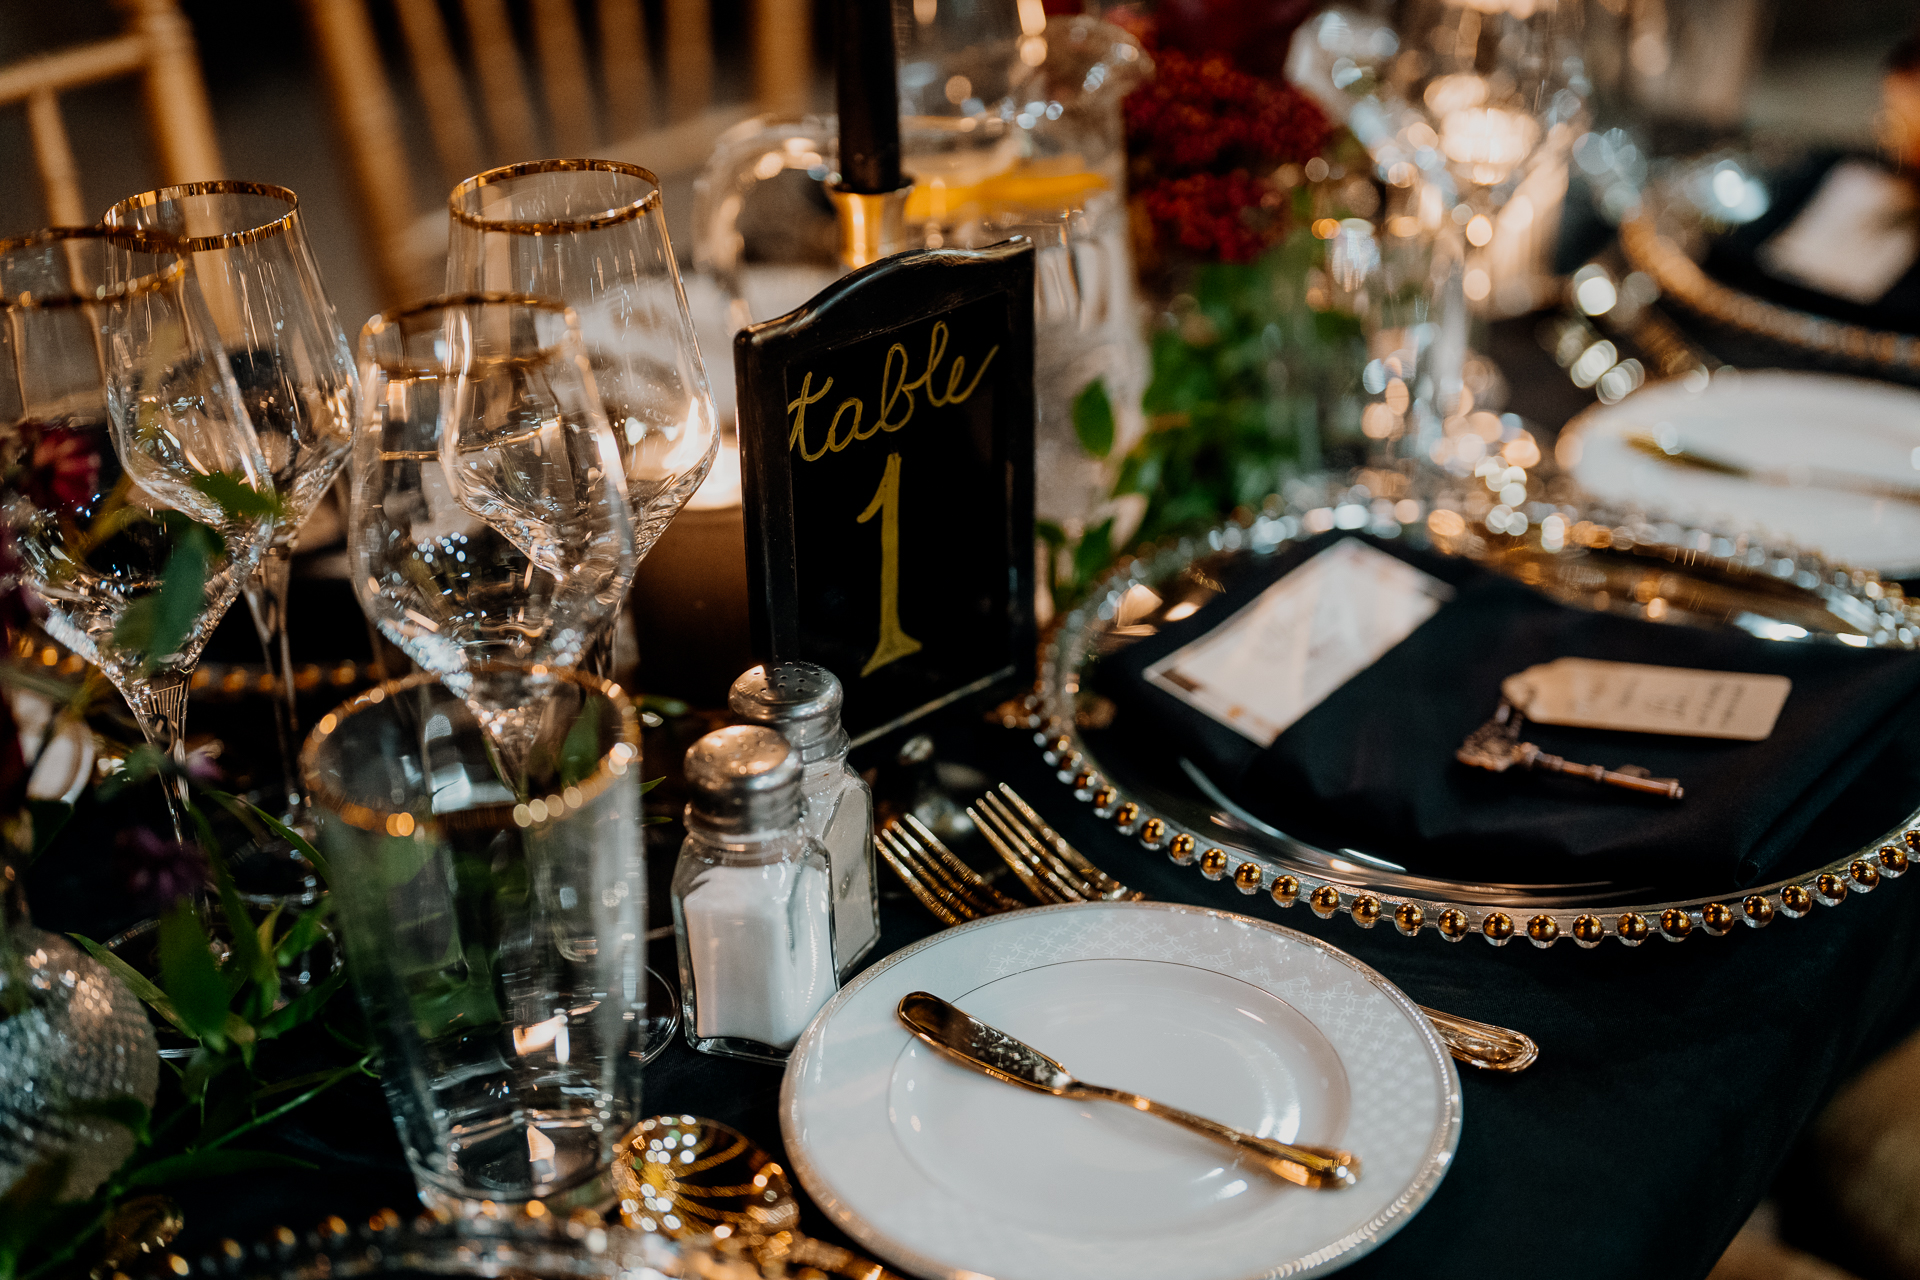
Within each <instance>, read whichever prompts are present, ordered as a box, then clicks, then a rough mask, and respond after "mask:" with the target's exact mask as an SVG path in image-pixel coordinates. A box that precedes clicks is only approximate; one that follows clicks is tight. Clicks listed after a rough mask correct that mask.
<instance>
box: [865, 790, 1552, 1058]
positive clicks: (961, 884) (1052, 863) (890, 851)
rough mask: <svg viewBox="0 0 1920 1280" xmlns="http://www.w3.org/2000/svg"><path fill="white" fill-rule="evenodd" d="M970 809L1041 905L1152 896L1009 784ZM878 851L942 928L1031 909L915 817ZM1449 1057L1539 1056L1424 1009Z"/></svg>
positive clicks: (1470, 1022)
mask: <svg viewBox="0 0 1920 1280" xmlns="http://www.w3.org/2000/svg"><path fill="white" fill-rule="evenodd" d="M997 790H998V794H995V792H992V791H989V792H988V793H987V794H986V795H984V796H982V797H981V798H980V802H979V803H978V804H976V805H969V806H968V807H967V816H968V817H969V818H971V819H972V820H973V824H974V826H976V827H978V828H979V830H980V834H981V835H982V836H984V837H985V838H986V841H987V843H988V844H989V845H990V846H991V847H992V848H993V851H994V852H995V853H997V854H999V855H1000V858H1001V860H1002V861H1003V862H1005V863H1006V864H1007V867H1008V868H1009V869H1010V870H1011V871H1012V872H1013V873H1014V875H1015V876H1017V877H1018V878H1019V880H1020V883H1021V884H1023V885H1025V886H1026V888H1027V892H1029V893H1031V894H1032V895H1033V896H1034V897H1035V898H1036V899H1037V900H1038V901H1039V902H1040V903H1041V904H1042V905H1048V904H1052V903H1060V902H1091V901H1104V902H1139V901H1143V900H1145V898H1146V896H1147V895H1146V894H1144V893H1141V892H1139V891H1137V890H1133V889H1129V888H1127V886H1125V885H1123V884H1121V883H1120V882H1119V881H1118V880H1115V879H1114V878H1113V877H1112V876H1109V875H1107V874H1106V873H1105V872H1103V871H1101V870H1100V869H1099V868H1098V867H1096V866H1094V865H1093V863H1092V862H1090V861H1089V860H1088V859H1087V857H1086V855H1084V854H1082V853H1081V852H1080V851H1079V850H1077V849H1075V848H1074V847H1073V846H1072V845H1070V844H1068V843H1067V841H1066V839H1065V838H1064V837H1062V836H1061V835H1060V833H1059V832H1057V831H1055V830H1054V829H1053V828H1052V827H1050V826H1048V825H1047V823H1046V822H1045V821H1044V820H1043V819H1042V818H1041V817H1040V815H1039V814H1037V813H1035V812H1034V810H1033V808H1032V806H1030V805H1028V804H1027V802H1026V801H1025V800H1022V799H1021V798H1020V796H1019V794H1018V793H1017V792H1015V791H1014V789H1013V788H1012V787H1010V786H1008V785H1007V784H1006V783H1004V782H1003V783H1001V784H1000V786H999V787H998V789H997ZM874 846H875V848H876V849H878V850H879V853H880V856H881V857H882V858H884V859H886V862H887V865H888V866H890V867H892V868H893V870H894V873H895V874H896V875H898V876H899V877H900V879H901V880H902V881H903V882H904V883H905V884H906V886H907V888H908V890H910V891H911V892H912V894H913V896H914V897H916V898H918V899H919V900H920V905H922V906H924V907H925V908H926V909H927V910H928V911H931V912H932V913H933V915H934V917H935V918H936V919H938V920H940V921H941V922H942V923H943V924H949V925H956V924H963V923H965V922H966V921H968V920H977V919H979V918H980V917H982V916H990V915H999V914H1002V913H1004V912H1007V911H1017V910H1019V909H1020V908H1021V907H1022V906H1024V905H1025V904H1023V903H1021V902H1019V901H1018V900H1016V899H1014V898H1011V897H1008V896H1007V895H1006V894H1004V893H1002V892H1000V891H999V890H998V889H996V888H994V887H993V886H992V885H991V884H989V883H988V882H987V881H986V880H985V879H984V878H983V877H982V876H981V875H980V873H979V872H977V871H975V870H974V869H973V868H972V867H970V866H968V865H967V864H966V863H965V862H964V861H962V860H961V859H960V857H959V856H958V855H957V854H955V853H954V852H953V850H951V849H949V848H947V846H946V844H945V843H943V842H942V841H941V839H940V838H939V837H938V836H936V835H934V834H933V832H932V831H931V830H929V829H928V828H927V826H926V825H925V824H924V823H922V822H921V821H920V820H919V819H918V818H916V817H914V816H913V815H912V814H908V815H907V816H906V817H905V818H904V819H903V820H902V821H901V822H898V823H888V824H887V826H885V827H883V828H882V829H881V830H880V831H879V832H878V833H877V834H876V835H875V836H874ZM1420 1012H1421V1013H1423V1014H1425V1015H1426V1016H1427V1020H1428V1021H1429V1022H1431V1023H1433V1029H1434V1030H1435V1031H1436V1032H1438V1033H1439V1035H1440V1039H1441V1041H1442V1043H1444V1044H1445V1045H1446V1046H1447V1052H1448V1053H1450V1054H1452V1055H1453V1056H1454V1057H1455V1058H1456V1059H1458V1060H1459V1061H1461V1062H1464V1063H1466V1064H1467V1065H1469V1066H1474V1067H1479V1068H1481V1069H1483V1070H1486V1071H1507V1072H1512V1071H1524V1070H1526V1069H1527V1068H1528V1067H1530V1066H1532V1065H1533V1062H1534V1059H1536V1058H1538V1057H1539V1056H1540V1048H1539V1046H1538V1045H1536V1044H1535V1043H1534V1042H1533V1038H1532V1037H1531V1036H1528V1035H1526V1034H1525V1033H1523V1032H1519V1031H1514V1030H1512V1029H1511V1028H1508V1027H1501V1026H1495V1025H1494V1024H1493V1023H1490V1022H1478V1021H1475V1020H1474V1019H1472V1018H1462V1017H1460V1016H1459V1015H1457V1014H1452V1013H1447V1012H1445V1011H1444V1010H1440V1009H1429V1008H1427V1007H1426V1006H1425V1005H1421V1006H1420Z"/></svg>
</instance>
